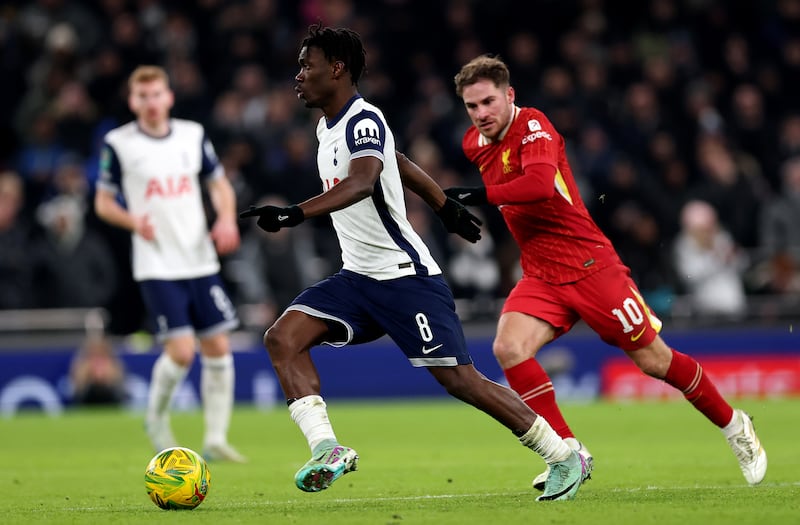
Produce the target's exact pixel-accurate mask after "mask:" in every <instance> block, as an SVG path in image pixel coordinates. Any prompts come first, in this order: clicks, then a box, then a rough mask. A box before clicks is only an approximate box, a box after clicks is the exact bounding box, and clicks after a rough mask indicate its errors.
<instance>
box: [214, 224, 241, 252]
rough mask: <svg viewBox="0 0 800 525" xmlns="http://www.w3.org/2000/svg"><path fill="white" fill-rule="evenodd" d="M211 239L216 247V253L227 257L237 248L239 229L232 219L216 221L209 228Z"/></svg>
mask: <svg viewBox="0 0 800 525" xmlns="http://www.w3.org/2000/svg"><path fill="white" fill-rule="evenodd" d="M211 239H212V240H213V241H214V245H215V246H216V247H217V253H219V254H220V255H227V254H229V253H233V252H235V251H236V249H237V248H239V242H240V240H241V239H240V237H239V228H238V227H237V226H236V221H234V220H233V219H221V218H220V219H217V220H216V221H215V222H214V226H212V227H211Z"/></svg>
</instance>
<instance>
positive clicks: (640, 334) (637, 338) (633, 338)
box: [631, 326, 647, 343]
mask: <svg viewBox="0 0 800 525" xmlns="http://www.w3.org/2000/svg"><path fill="white" fill-rule="evenodd" d="M645 330H647V327H646V326H645V327H644V328H642V331H641V332H639V333H638V334H636V335H632V336H631V341H632V342H634V343H635V342H636V341H638V340H639V338H640V337H642V334H644V332H645Z"/></svg>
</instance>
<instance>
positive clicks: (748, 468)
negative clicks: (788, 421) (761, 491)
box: [723, 408, 767, 485]
mask: <svg viewBox="0 0 800 525" xmlns="http://www.w3.org/2000/svg"><path fill="white" fill-rule="evenodd" d="M723 433H724V434H725V437H726V438H727V440H728V444H729V445H730V446H731V450H733V453H734V454H735V455H736V459H737V460H738V461H739V468H741V469H742V474H744V479H746V480H747V483H749V484H750V485H758V484H759V483H761V480H763V479H764V476H765V475H766V473H767V453H766V451H765V450H764V447H763V446H762V445H761V441H760V440H759V439H758V436H756V429H755V427H753V419H752V418H751V417H750V415H749V414H747V413H746V412H744V411H743V410H739V409H738V408H737V409H734V411H733V420H732V421H731V423H730V424H729V425H728V427H726V428H725V429H723Z"/></svg>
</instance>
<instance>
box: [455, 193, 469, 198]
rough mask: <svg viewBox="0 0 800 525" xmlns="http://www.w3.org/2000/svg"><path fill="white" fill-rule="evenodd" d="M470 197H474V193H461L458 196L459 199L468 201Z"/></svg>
mask: <svg viewBox="0 0 800 525" xmlns="http://www.w3.org/2000/svg"><path fill="white" fill-rule="evenodd" d="M470 195H472V193H459V194H458V198H459V199H466V198H467V197H469V196H470Z"/></svg>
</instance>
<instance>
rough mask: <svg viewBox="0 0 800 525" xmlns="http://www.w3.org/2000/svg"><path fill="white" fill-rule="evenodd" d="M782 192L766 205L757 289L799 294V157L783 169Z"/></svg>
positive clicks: (762, 225) (790, 161) (762, 219)
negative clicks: (761, 261) (761, 259)
mask: <svg viewBox="0 0 800 525" xmlns="http://www.w3.org/2000/svg"><path fill="white" fill-rule="evenodd" d="M781 179H782V181H783V192H782V193H781V194H780V195H779V196H778V197H776V198H775V199H774V200H772V201H770V202H769V203H767V205H766V206H765V207H764V211H763V213H762V215H761V221H760V235H759V238H760V241H761V242H760V246H759V247H760V254H761V255H762V256H763V259H764V261H763V263H762V264H760V265H759V271H758V272H757V277H756V280H757V288H758V289H760V290H761V291H764V292H768V293H788V292H800V157H792V158H790V159H788V160H786V161H785V162H784V163H783V165H782V166H781Z"/></svg>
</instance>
